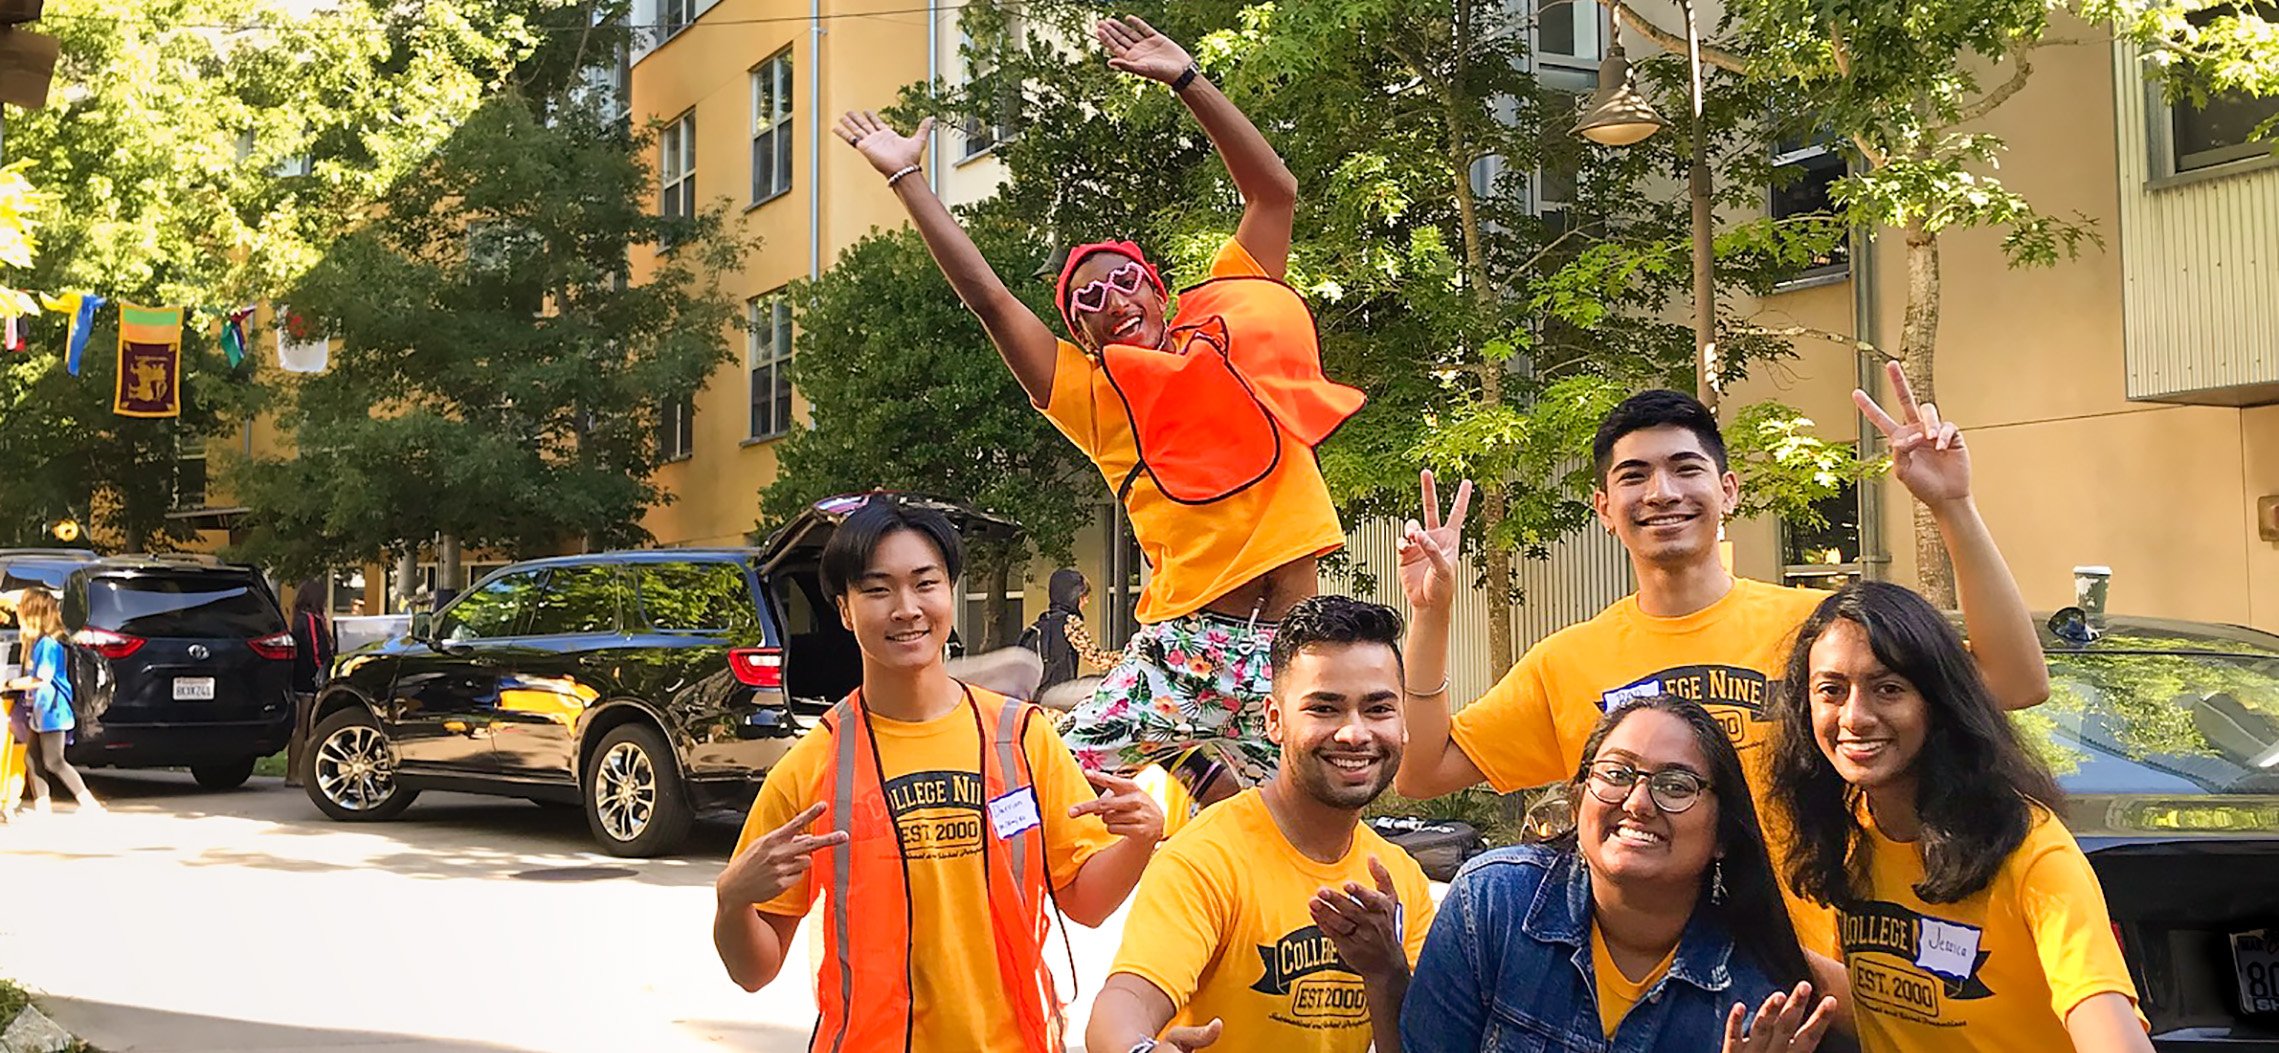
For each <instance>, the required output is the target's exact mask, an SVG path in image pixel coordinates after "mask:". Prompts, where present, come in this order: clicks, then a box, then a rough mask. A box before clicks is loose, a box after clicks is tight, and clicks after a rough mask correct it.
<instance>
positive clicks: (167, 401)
mask: <svg viewBox="0 0 2279 1053" xmlns="http://www.w3.org/2000/svg"><path fill="white" fill-rule="evenodd" d="M111 412H113V413H116V414H118V415H119V416H122V417H179V416H181V415H182V309H181V308H179V307H137V306H135V305H133V304H131V303H127V302H126V301H124V300H122V301H120V302H119V382H118V394H117V396H116V397H115V398H113V399H112V400H111Z"/></svg>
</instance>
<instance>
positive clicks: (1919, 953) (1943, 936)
mask: <svg viewBox="0 0 2279 1053" xmlns="http://www.w3.org/2000/svg"><path fill="white" fill-rule="evenodd" d="M1977 963H1978V930H1977V929H1975V928H1972V927H1971V926H1968V925H1961V924H1957V923H1955V922H1951V921H1940V920H1939V919H1937V918H1924V919H1923V931H1922V935H1921V936H1919V937H1917V939H1916V941H1915V964H1916V966H1918V967H1919V968H1921V969H1922V970H1923V971H1924V972H1927V973H1933V974H1935V975H1938V976H1944V977H1946V978H1948V979H1950V980H1963V979H1968V978H1969V977H1970V968H1971V966H1973V965H1975V964H1977Z"/></svg>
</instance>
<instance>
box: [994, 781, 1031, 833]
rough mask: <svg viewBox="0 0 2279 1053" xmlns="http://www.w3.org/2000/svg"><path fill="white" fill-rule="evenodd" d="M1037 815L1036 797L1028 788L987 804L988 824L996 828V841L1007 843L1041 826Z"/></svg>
mask: <svg viewBox="0 0 2279 1053" xmlns="http://www.w3.org/2000/svg"><path fill="white" fill-rule="evenodd" d="M1043 822H1044V820H1043V819H1042V818H1040V817H1039V816H1038V815H1037V795H1036V792H1035V791H1034V790H1033V789H1031V788H1030V787H1027V786H1023V787H1021V788H1020V789H1018V790H1014V791H1013V792H1011V793H1008V794H1006V795H1005V796H1003V797H999V798H997V799H996V800H993V801H990V802H989V823H990V825H991V826H994V827H996V828H997V839H998V840H1000V841H1009V840H1012V839H1013V838H1015V837H1018V836H1020V835H1021V834H1023V833H1026V832H1028V831H1030V830H1034V829H1036V828H1037V827H1038V826H1039V825H1042V824H1043Z"/></svg>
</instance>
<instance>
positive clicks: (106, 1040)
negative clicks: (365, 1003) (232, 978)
mask: <svg viewBox="0 0 2279 1053" xmlns="http://www.w3.org/2000/svg"><path fill="white" fill-rule="evenodd" d="M40 1003H41V1007H42V1008H43V1009H45V1010H46V1011H47V1014H48V1016H49V1017H51V1018H53V1019H54V1020H55V1022H56V1023H59V1024H61V1025H63V1026H64V1027H65V1028H66V1029H67V1030H69V1031H70V1032H71V1033H72V1034H74V1035H77V1036H79V1037H80V1038H81V1039H84V1040H85V1041H86V1042H87V1043H88V1044H89V1045H92V1046H94V1047H95V1048H97V1049H100V1050H102V1051H103V1053H210V1051H212V1050H221V1049H229V1050H259V1051H261V1053H288V1051H296V1050H299V1051H316V1050H344V1049H353V1050H359V1051H362V1053H514V1051H520V1050H523V1049H525V1048H526V1047H523V1046H501V1045H494V1044H491V1043H488V1042H476V1041H472V1040H468V1039H455V1038H430V1037H426V1036H421V1035H398V1034H388V1033H386V1032H380V1031H346V1030H337V1029H333V1028H322V1027H295V1026H293V1025H290V1024H271V1023H264V1022H261V1021H254V1020H230V1019H226V1018H223V1017H216V1016H203V1015H200V1014H197V1013H176V1012H171V1011H169V1010H164V1009H151V1008H147V1007H144V1006H131V1005H118V1004H115V1003H111V1002H95V1001H89V1000H86V999H81V998H58V997H53V996H50V997H45V998H42V999H40Z"/></svg>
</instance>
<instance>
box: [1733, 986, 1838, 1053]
mask: <svg viewBox="0 0 2279 1053" xmlns="http://www.w3.org/2000/svg"><path fill="white" fill-rule="evenodd" d="M1807 1009H1809V1010H1811V1013H1812V1015H1811V1016H1810V1017H1806V1016H1805V1015H1804V1014H1805V1011H1806V1010H1807ZM1748 1012H1749V1007H1748V1006H1746V1005H1743V1004H1741V1003H1739V1002H1735V1003H1733V1008H1732V1009H1731V1010H1729V1011H1727V1012H1726V1014H1725V1045H1724V1049H1723V1053H1812V1051H1813V1050H1814V1049H1817V1048H1819V1046H1820V1036H1822V1035H1824V1034H1827V1033H1828V1025H1829V1024H1830V1023H1832V1022H1834V1020H1835V1013H1836V1000H1835V999H1834V998H1822V999H1820V1000H1819V1002H1818V1004H1814V1002H1813V999H1812V984H1811V983H1810V982H1800V983H1798V984H1797V985H1796V990H1794V991H1775V992H1773V993H1772V996H1771V997H1769V998H1766V999H1765V1004H1764V1005H1763V1006H1760V1007H1758V1009H1757V1017H1756V1019H1755V1020H1748V1019H1747V1018H1748ZM1744 1022H1746V1023H1747V1025H1748V1026H1747V1029H1746V1030H1745V1031H1744V1030H1743V1027H1742V1025H1743V1023H1744Z"/></svg>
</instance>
